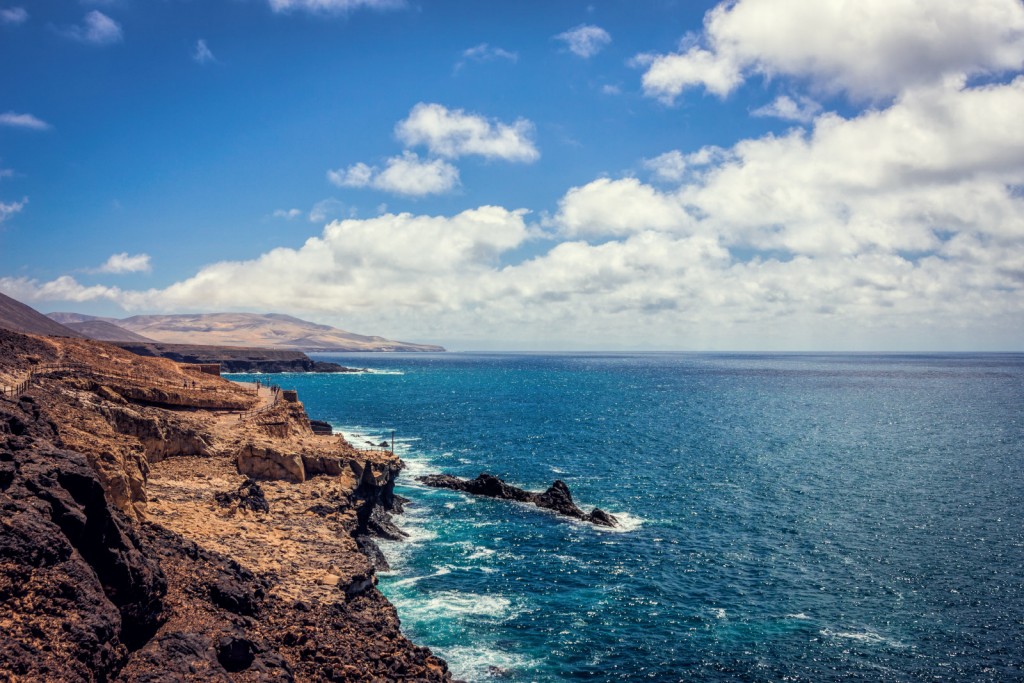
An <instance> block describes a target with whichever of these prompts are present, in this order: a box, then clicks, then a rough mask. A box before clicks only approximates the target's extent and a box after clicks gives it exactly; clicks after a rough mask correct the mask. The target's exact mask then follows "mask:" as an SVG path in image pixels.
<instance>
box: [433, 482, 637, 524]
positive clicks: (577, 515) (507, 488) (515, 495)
mask: <svg viewBox="0 0 1024 683" xmlns="http://www.w3.org/2000/svg"><path fill="white" fill-rule="evenodd" d="M416 480H417V481H419V482H422V483H424V484H426V485H427V486H432V487H434V488H440V489H451V490H453V491H462V492H464V493H472V494H474V495H478V496H487V497H489V498H500V499H501V500H514V501H516V502H519V503H533V504H534V505H536V506H537V507H539V508H544V509H545V510H552V511H554V512H557V513H558V514H560V515H562V516H564V517H571V518H573V519H578V520H580V521H583V522H590V523H591V524H596V525H598V526H607V527H616V526H618V525H619V522H618V520H616V519H615V517H614V516H612V515H610V514H608V513H607V512H605V511H604V510H602V509H601V508H594V509H593V510H592V511H590V512H589V513H587V512H583V510H581V509H580V508H579V506H578V505H576V503H574V502H573V500H572V493H570V492H569V487H568V486H566V484H565V482H564V481H562V480H561V479H556V480H555V482H554V483H553V484H551V486H550V487H548V490H547V491H544V492H542V493H535V492H533V491H526V490H524V489H521V488H519V487H517V486H512V485H510V484H508V483H506V482H504V481H502V480H501V479H499V478H498V477H496V476H494V475H493V474H487V473H483V474H481V475H480V476H478V477H477V478H476V479H459V478H458V477H456V476H453V475H451V474H428V475H426V476H422V477H417V478H416Z"/></svg>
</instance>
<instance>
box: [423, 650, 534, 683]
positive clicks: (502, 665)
mask: <svg viewBox="0 0 1024 683" xmlns="http://www.w3.org/2000/svg"><path fill="white" fill-rule="evenodd" d="M434 650H435V651H436V652H437V654H438V655H440V656H441V657H443V658H444V660H445V661H447V662H448V666H449V667H450V668H451V671H452V675H453V676H454V677H455V678H458V679H463V680H467V681H479V680H487V679H490V678H493V677H494V676H495V675H497V676H498V677H499V680H500V678H502V677H505V676H508V675H509V674H510V673H514V672H522V673H525V672H527V671H529V670H531V669H536V668H537V667H538V666H539V665H540V662H538V661H536V660H533V659H530V658H529V657H526V656H525V655H520V654H515V653H512V652H505V651H503V650H499V649H497V648H496V647H490V646H488V645H486V644H484V643H474V644H473V645H460V646H457V647H450V648H437V647H435V648H434ZM515 678H519V677H518V676H515Z"/></svg>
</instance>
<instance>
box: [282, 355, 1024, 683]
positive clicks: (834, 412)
mask: <svg viewBox="0 0 1024 683" xmlns="http://www.w3.org/2000/svg"><path fill="white" fill-rule="evenodd" d="M318 358H322V359H327V360H339V362H342V363H346V364H349V365H357V366H362V367H371V368H374V369H376V370H378V371H382V372H377V373H374V374H365V375H305V376H304V375H285V376H280V377H277V378H275V379H277V380H279V381H280V382H281V383H282V384H283V385H284V386H286V387H291V386H294V387H295V388H297V389H298V390H299V393H300V398H301V400H302V401H303V402H304V403H305V404H306V407H307V409H308V411H309V413H310V415H311V416H313V417H317V418H320V419H325V420H328V421H329V422H331V423H332V424H333V425H335V426H336V427H337V428H340V429H343V430H345V431H346V432H347V433H348V434H350V435H353V436H352V439H353V440H354V441H360V440H363V439H365V438H372V439H373V440H375V441H380V440H381V438H387V437H389V435H390V430H391V429H395V430H396V431H397V433H398V436H399V441H398V444H399V449H400V451H401V452H402V456H403V459H405V460H406V462H407V463H408V464H409V468H408V470H407V471H406V472H405V473H403V476H402V479H403V480H405V481H404V483H403V484H402V486H400V487H399V492H400V493H402V494H403V495H405V496H407V497H408V498H410V499H412V501H413V504H412V505H411V506H410V508H409V511H408V514H406V515H404V516H403V518H402V519H401V520H400V523H401V524H402V525H403V526H404V527H405V528H406V529H407V530H408V531H409V532H410V533H411V534H412V539H411V541H410V542H408V543H404V544H395V543H389V544H385V546H384V547H385V552H386V553H387V554H388V556H389V557H390V559H391V560H392V562H393V564H394V565H395V570H394V571H393V572H391V573H389V574H386V575H383V576H382V577H381V581H380V588H381V590H382V591H383V592H384V593H385V594H386V595H387V596H388V597H389V598H390V599H391V601H392V602H393V603H394V604H395V605H396V607H397V608H398V612H399V615H400V616H401V618H402V622H403V628H404V629H405V631H406V633H408V634H409V636H410V637H412V638H413V639H414V640H415V641H416V642H418V643H420V644H424V645H428V646H430V647H431V648H433V649H434V650H435V651H436V652H437V653H438V654H440V655H442V656H444V657H445V658H446V659H448V661H449V663H450V664H451V666H452V668H453V670H454V671H455V673H456V674H457V675H459V676H462V677H464V678H466V679H468V680H491V679H493V678H494V677H499V679H500V680H509V681H575V680H593V681H638V680H649V681H676V680H687V681H690V680H692V681H731V680H751V681H828V680H848V679H852V680H867V681H908V680H925V679H927V680H946V681H964V680H992V681H1005V680H1013V679H1021V678H1022V673H1021V668H1022V666H1024V520H1022V517H1024V505H1022V503H1024V500H1022V499H1024V355H948V356H946V355H927V356H924V355H891V356H889V355H849V356H848V355H681V354H679V355H676V354H650V355H628V354H627V355H615V354H601V355H597V354H586V355H520V354H438V355H411V354H410V355H406V354H397V355H383V354H381V355H365V354H363V355H355V354H353V355H322V356H318ZM441 471H444V472H451V473H454V474H458V475H460V476H464V477H473V476H476V475H477V474H479V473H480V472H484V471H486V472H490V473H493V474H496V475H498V476H501V477H503V478H505V479H507V480H509V481H510V482H512V483H514V484H517V485H520V486H523V487H525V488H530V489H543V488H546V487H547V486H548V485H549V484H550V483H551V482H552V480H554V479H556V478H560V479H562V480H564V481H565V482H566V483H567V484H568V485H569V487H570V488H571V489H572V492H573V494H574V496H575V498H576V499H577V501H578V502H579V503H580V504H581V507H585V508H588V509H589V506H593V505H598V506H600V507H601V508H603V509H605V510H608V511H610V512H612V513H614V514H618V515H621V517H622V519H623V520H624V521H625V528H626V530H624V531H619V532H610V531H604V530H600V529H597V528H593V527H591V526H589V525H584V524H580V523H575V522H567V521H564V520H562V519H560V518H556V517H555V516H553V515H551V514H548V513H545V512H542V511H538V510H537V509H535V508H532V507H527V506H522V505H517V504H513V503H509V502H505V501H493V500H488V499H479V498H472V497H468V496H465V495H462V494H458V493H454V492H449V491H440V490H433V489H427V488H425V487H422V486H419V485H417V484H416V483H415V482H414V481H413V480H412V476H414V475H416V474H421V473H427V472H441Z"/></svg>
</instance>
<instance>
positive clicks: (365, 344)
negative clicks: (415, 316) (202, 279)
mask: <svg viewBox="0 0 1024 683" xmlns="http://www.w3.org/2000/svg"><path fill="white" fill-rule="evenodd" d="M50 317H51V318H53V319H54V320H57V321H60V322H63V323H65V324H71V323H87V322H95V321H97V320H99V321H103V322H108V323H112V324H114V325H117V326H118V327H121V328H123V329H125V330H129V331H131V332H134V333H136V334H139V335H143V336H145V337H147V338H148V339H150V340H154V341H157V342H163V343H167V344H206V345H212V346H254V347H260V348H265V349H292V350H298V351H444V348H443V347H441V346H432V345H429V344H413V343H410V342H401V341H393V340H391V339H385V338H384V337H371V336H365V335H361V334H353V333H352V332H346V331H345V330H340V329H338V328H336V327H331V326H330V325H318V324H317V323H312V322H309V321H307V320H300V319H299V318H295V317H292V316H290V315H283V314H280V313H268V314H257V313H199V314H180V315H136V316H132V317H131V318H124V319H122V320H118V319H115V318H96V317H93V316H86V315H81V314H78V313H51V314H50ZM124 341H129V340H124Z"/></svg>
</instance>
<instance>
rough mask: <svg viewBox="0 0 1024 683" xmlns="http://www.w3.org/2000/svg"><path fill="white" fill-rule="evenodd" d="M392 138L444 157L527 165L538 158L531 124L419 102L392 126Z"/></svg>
mask: <svg viewBox="0 0 1024 683" xmlns="http://www.w3.org/2000/svg"><path fill="white" fill-rule="evenodd" d="M395 135H396V137H398V139H399V140H400V141H402V142H403V143H405V144H406V145H408V146H410V147H414V146H417V145H423V146H425V147H426V148H427V149H428V150H430V152H431V153H432V154H437V155H439V156H443V157H448V158H457V157H461V156H467V155H478V156H482V157H485V158H488V159H502V160H504V161H521V162H531V161H536V160H537V159H538V158H540V152H538V151H537V148H536V147H535V146H534V144H533V140H532V137H533V124H532V123H531V122H529V121H527V120H526V119H517V120H516V121H514V122H513V123H511V124H505V123H501V122H500V121H495V120H490V119H487V118H485V117H483V116H479V115H477V114H469V113H466V112H465V111H463V110H462V109H448V108H447V107H445V106H443V105H440V104H426V103H423V102H421V103H419V104H417V105H416V106H415V107H413V108H412V111H410V112H409V116H408V118H406V119H405V120H404V121H399V122H398V124H397V125H396V126H395Z"/></svg>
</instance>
